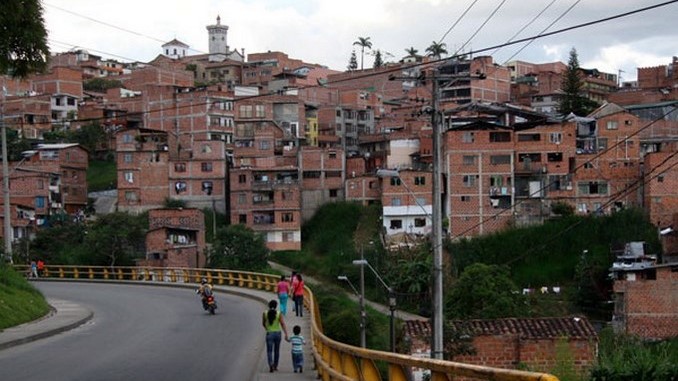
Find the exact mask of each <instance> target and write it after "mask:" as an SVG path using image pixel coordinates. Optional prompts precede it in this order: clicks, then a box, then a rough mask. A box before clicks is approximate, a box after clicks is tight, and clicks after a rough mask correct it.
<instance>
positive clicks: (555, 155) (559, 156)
mask: <svg viewBox="0 0 678 381" xmlns="http://www.w3.org/2000/svg"><path fill="white" fill-rule="evenodd" d="M546 161H549V162H558V161H563V153H562V152H548V153H547V154H546Z"/></svg>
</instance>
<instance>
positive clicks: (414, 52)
mask: <svg viewBox="0 0 678 381" xmlns="http://www.w3.org/2000/svg"><path fill="white" fill-rule="evenodd" d="M405 53H407V56H408V57H416V56H417V53H419V51H418V50H417V49H415V48H414V46H412V47H409V48H407V49H405Z"/></svg>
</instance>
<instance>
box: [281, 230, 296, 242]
mask: <svg viewBox="0 0 678 381" xmlns="http://www.w3.org/2000/svg"><path fill="white" fill-rule="evenodd" d="M282 240H283V242H294V232H283V233H282Z"/></svg>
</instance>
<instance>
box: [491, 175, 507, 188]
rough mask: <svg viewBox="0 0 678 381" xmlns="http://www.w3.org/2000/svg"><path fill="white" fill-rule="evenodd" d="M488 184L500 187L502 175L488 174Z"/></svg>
mask: <svg viewBox="0 0 678 381" xmlns="http://www.w3.org/2000/svg"><path fill="white" fill-rule="evenodd" d="M490 186H491V187H501V186H504V177H503V176H497V175H494V176H490Z"/></svg>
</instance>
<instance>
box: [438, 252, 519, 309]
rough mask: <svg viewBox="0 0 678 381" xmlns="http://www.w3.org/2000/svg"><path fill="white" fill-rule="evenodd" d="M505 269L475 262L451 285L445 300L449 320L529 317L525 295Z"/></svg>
mask: <svg viewBox="0 0 678 381" xmlns="http://www.w3.org/2000/svg"><path fill="white" fill-rule="evenodd" d="M517 290H518V287H517V286H516V285H515V284H514V283H513V281H511V278H510V277H509V272H508V269H507V268H506V267H503V266H497V265H486V264H483V263H475V264H473V265H470V266H468V267H467V268H466V269H465V270H464V272H463V273H462V274H461V276H460V277H459V279H458V280H457V282H456V283H455V284H454V285H453V286H452V289H451V292H449V293H448V298H447V301H446V310H447V317H448V318H450V319H496V318H504V317H516V316H524V315H526V311H525V309H526V306H525V303H524V301H523V296H522V295H521V294H518V293H516V291H517Z"/></svg>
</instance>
